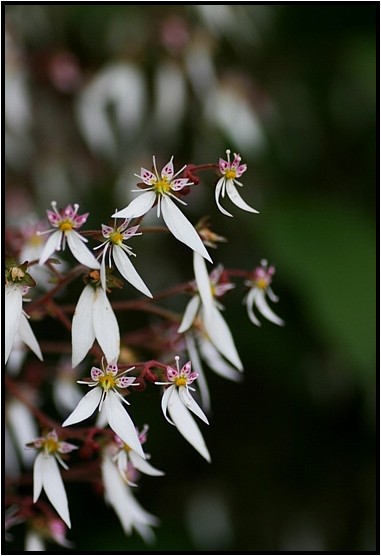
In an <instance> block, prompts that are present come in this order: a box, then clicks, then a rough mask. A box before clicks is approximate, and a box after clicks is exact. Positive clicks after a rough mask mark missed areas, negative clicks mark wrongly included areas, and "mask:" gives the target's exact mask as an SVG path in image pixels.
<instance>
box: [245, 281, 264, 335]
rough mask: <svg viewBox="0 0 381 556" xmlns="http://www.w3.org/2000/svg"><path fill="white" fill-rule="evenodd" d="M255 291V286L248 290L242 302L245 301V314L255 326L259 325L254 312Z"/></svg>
mask: <svg viewBox="0 0 381 556" xmlns="http://www.w3.org/2000/svg"><path fill="white" fill-rule="evenodd" d="M256 292H257V290H256V289H255V288H252V289H251V290H249V292H248V294H247V295H246V297H245V299H244V302H245V303H246V309H247V314H248V317H249V319H250V320H251V322H252V323H253V324H255V326H261V323H260V321H259V320H258V319H257V317H256V316H255V313H254V300H255V296H256Z"/></svg>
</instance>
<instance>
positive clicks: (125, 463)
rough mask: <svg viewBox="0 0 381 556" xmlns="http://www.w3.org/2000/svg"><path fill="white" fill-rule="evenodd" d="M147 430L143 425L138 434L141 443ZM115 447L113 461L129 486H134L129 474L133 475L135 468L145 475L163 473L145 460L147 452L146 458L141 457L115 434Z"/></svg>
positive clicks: (157, 475)
mask: <svg viewBox="0 0 381 556" xmlns="http://www.w3.org/2000/svg"><path fill="white" fill-rule="evenodd" d="M147 431H148V426H145V427H144V428H143V430H142V432H141V433H140V434H139V433H138V437H139V441H140V443H141V444H143V443H144V441H145V438H146V434H147ZM115 447H116V450H117V451H116V454H115V455H114V456H113V461H114V462H116V464H117V466H118V469H119V473H120V475H121V477H122V478H123V480H125V481H126V482H127V483H128V484H129V485H130V486H136V484H135V483H134V482H133V481H132V479H131V476H132V477H134V475H135V474H136V470H137V471H140V472H141V473H144V474H145V475H151V476H152V477H160V476H161V475H164V472H163V471H160V469H156V467H153V466H152V465H151V464H150V463H148V461H147V457H148V454H146V453H145V457H146V459H143V458H142V457H141V456H140V455H139V454H137V453H136V452H134V451H133V450H131V448H130V446H129V445H128V444H126V443H125V442H123V440H121V439H120V438H119V436H117V435H115Z"/></svg>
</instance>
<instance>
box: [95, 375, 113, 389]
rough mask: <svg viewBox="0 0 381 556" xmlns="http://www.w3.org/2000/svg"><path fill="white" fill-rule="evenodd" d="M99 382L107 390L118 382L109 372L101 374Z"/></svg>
mask: <svg viewBox="0 0 381 556" xmlns="http://www.w3.org/2000/svg"><path fill="white" fill-rule="evenodd" d="M98 382H99V384H100V385H101V386H102V388H103V389H104V390H106V392H108V391H109V390H110V388H113V387H114V386H115V384H116V380H115V378H114V377H113V376H112V375H107V374H106V375H102V376H100V377H99V379H98Z"/></svg>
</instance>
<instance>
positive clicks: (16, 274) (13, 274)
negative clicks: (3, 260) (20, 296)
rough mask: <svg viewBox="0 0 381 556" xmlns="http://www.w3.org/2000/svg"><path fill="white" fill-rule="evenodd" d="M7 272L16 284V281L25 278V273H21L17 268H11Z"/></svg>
mask: <svg viewBox="0 0 381 556" xmlns="http://www.w3.org/2000/svg"><path fill="white" fill-rule="evenodd" d="M9 272H10V275H11V277H12V280H13V281H14V282H16V280H22V279H23V278H24V276H25V272H23V271H22V270H21V268H19V267H18V266H13V267H12V268H10V269H9Z"/></svg>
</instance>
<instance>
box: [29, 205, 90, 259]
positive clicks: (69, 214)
mask: <svg viewBox="0 0 381 556" xmlns="http://www.w3.org/2000/svg"><path fill="white" fill-rule="evenodd" d="M52 208H53V210H52V211H51V210H47V211H46V212H47V215H48V220H49V222H50V223H51V225H52V226H53V229H51V230H47V231H46V232H40V235H43V234H46V233H51V232H53V233H52V235H51V236H50V238H49V239H48V241H47V242H46V243H45V246H44V248H43V250H42V253H41V255H40V260H39V264H40V265H42V264H44V263H45V262H46V261H47V260H48V259H49V257H51V256H52V255H53V253H54V252H55V251H61V249H62V251H63V250H64V249H65V247H66V241H67V243H68V246H69V249H70V251H71V252H72V254H73V256H74V257H75V258H76V259H77V261H78V262H80V263H81V264H83V265H85V266H87V267H89V268H100V266H99V262H98V261H97V260H96V258H95V257H94V255H93V254H92V253H91V251H89V249H88V248H87V247H86V246H85V245H84V243H85V242H87V239H86V238H85V237H83V236H81V235H80V234H79V233H78V232H76V230H77V229H78V228H80V227H81V226H82V225H83V224H84V223H85V222H86V220H87V217H88V215H89V213H86V214H81V215H79V214H77V212H78V209H79V205H78V204H75V205H73V206H72V205H68V206H67V207H66V208H65V209H62V210H61V211H58V210H57V203H56V202H55V201H52ZM56 228H58V229H57V230H56V231H55V229H56Z"/></svg>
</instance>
